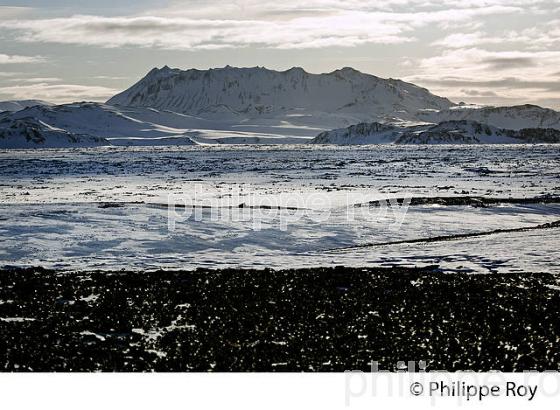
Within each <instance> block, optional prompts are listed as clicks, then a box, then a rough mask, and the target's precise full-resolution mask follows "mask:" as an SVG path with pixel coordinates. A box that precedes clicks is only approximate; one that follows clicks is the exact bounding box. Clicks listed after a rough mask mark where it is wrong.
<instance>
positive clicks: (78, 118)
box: [0, 66, 560, 148]
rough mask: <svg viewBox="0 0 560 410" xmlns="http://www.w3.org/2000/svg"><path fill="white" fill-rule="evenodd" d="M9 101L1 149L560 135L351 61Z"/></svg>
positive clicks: (188, 76) (520, 114) (544, 118)
mask: <svg viewBox="0 0 560 410" xmlns="http://www.w3.org/2000/svg"><path fill="white" fill-rule="evenodd" d="M4 107H5V108H9V111H4V112H0V132H1V134H0V135H2V136H3V137H2V138H0V148H12V147H15V146H17V147H31V148H36V147H45V146H49V140H50V139H53V142H52V144H54V146H60V144H68V146H79V144H94V145H98V144H110V145H170V144H173V145H192V144H286V143H289V144H298V143H307V142H309V141H311V140H313V142H314V143H330V144H369V143H488V142H494V143H518V142H520V141H528V142H545V141H549V142H556V140H557V133H556V132H555V131H554V130H560V113H559V112H557V111H554V110H550V109H546V108H541V107H538V106H534V105H521V106H515V107H474V106H464V105H456V104H454V103H452V102H451V101H449V100H447V99H446V98H442V97H438V96H436V95H433V94H431V93H430V92H429V91H428V90H426V89H424V88H421V87H418V86H416V85H414V84H410V83H406V82H403V81H400V80H393V79H382V78H379V77H376V76H373V75H369V74H364V73H360V72H359V71H356V70H354V69H352V68H343V69H341V70H336V71H333V72H332V73H327V74H310V73H307V72H305V71H304V70H303V69H301V68H292V69H290V70H287V71H274V70H267V69H265V68H261V67H255V68H233V67H229V66H227V67H225V68H218V69H210V70H194V69H191V70H186V71H183V70H179V69H171V68H169V67H167V66H166V67H163V68H161V69H157V68H154V69H153V70H151V71H150V72H149V73H148V74H147V75H146V76H145V77H144V78H143V79H141V80H140V81H139V82H138V83H136V84H135V85H133V86H132V87H131V88H129V89H128V90H126V91H124V92H122V93H120V94H118V95H116V96H114V97H113V98H111V99H110V100H109V101H108V103H106V104H100V103H90V102H81V103H73V104H63V105H56V106H51V105H49V104H47V103H43V102H41V101H33V100H29V101H13V102H9V103H5V105H4ZM30 130H33V131H30ZM514 131H519V132H518V133H513V134H512V132H514Z"/></svg>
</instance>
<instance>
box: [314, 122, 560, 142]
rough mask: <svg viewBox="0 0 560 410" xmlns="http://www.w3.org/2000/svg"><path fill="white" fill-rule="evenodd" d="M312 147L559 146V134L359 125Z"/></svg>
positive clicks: (468, 126) (472, 125)
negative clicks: (554, 144) (540, 144)
mask: <svg viewBox="0 0 560 410" xmlns="http://www.w3.org/2000/svg"><path fill="white" fill-rule="evenodd" d="M311 143H312V144H336V145H354V144H525V143H560V130H555V129H552V128H524V129H521V130H511V129H504V128H497V127H494V126H491V125H487V124H481V123H479V122H476V121H467V120H458V121H444V122H441V123H439V124H423V125H412V126H398V125H390V124H380V123H376V122H374V123H369V124H368V123H362V124H357V125H353V126H350V127H347V128H341V129H335V130H332V131H325V132H322V133H321V134H319V135H318V136H317V137H315V138H314V139H313V140H312V141H311Z"/></svg>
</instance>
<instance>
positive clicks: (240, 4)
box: [0, 0, 560, 109]
mask: <svg viewBox="0 0 560 410" xmlns="http://www.w3.org/2000/svg"><path fill="white" fill-rule="evenodd" d="M48 3H49V4H48V6H46V5H45V2H44V1H38V0H28V1H8V2H4V3H2V4H1V5H0V39H1V42H0V100H6V99H44V100H47V101H50V102H54V103H64V102H71V101H77V100H92V101H104V100H106V99H108V98H109V97H111V96H112V95H114V94H115V93H117V92H119V91H121V90H123V89H125V88H127V87H129V86H130V85H132V84H133V83H134V82H136V81H137V80H138V79H139V78H141V77H142V76H143V75H145V74H146V73H147V72H148V71H149V70H150V69H151V68H153V67H154V66H159V67H161V66H163V65H169V66H172V67H178V68H183V69H187V68H199V69H205V68H211V67H223V66H225V65H232V66H256V65H259V66H265V67H267V68H271V69H280V70H285V69H288V68H290V67H292V66H300V67H303V68H304V69H306V70H307V71H309V72H313V73H319V72H330V71H333V70H335V69H337V68H341V67H345V66H350V67H354V68H356V69H358V70H360V71H363V72H367V73H370V74H374V75H377V76H380V77H392V78H400V79H403V80H405V81H410V82H413V83H415V84H418V85H420V86H424V87H426V88H428V89H429V90H430V91H432V92H433V93H435V94H437V95H441V96H444V97H448V98H450V99H451V100H453V101H456V102H460V101H465V102H470V103H479V104H489V105H512V104H520V103H532V104H538V105H542V106H546V107H551V108H555V109H560V82H559V80H560V0H507V1H506V0H463V1H456V0H440V1H436V0H386V1H383V2H380V1H357V0H308V1H307V2H304V3H302V2H301V1H296V0H284V1H281V2H278V1H270V0H261V1H257V0H238V1H221V0H186V1H174V0H136V1H132V0H126V1H120V2H115V1H109V0H97V1H96V2H91V1H85V0H73V1H70V0H51V1H49V2H48ZM92 3H94V4H92Z"/></svg>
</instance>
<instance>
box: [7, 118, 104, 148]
mask: <svg viewBox="0 0 560 410" xmlns="http://www.w3.org/2000/svg"><path fill="white" fill-rule="evenodd" d="M100 145H109V142H108V141H107V140H105V139H103V138H99V137H94V136H91V135H85V134H76V133H72V132H69V131H67V130H63V129H60V128H56V127H52V126H50V125H48V124H46V123H44V122H42V121H40V120H37V119H36V118H32V117H23V118H19V119H13V118H5V119H3V120H0V148H30V147H34V148H65V147H96V146H100Z"/></svg>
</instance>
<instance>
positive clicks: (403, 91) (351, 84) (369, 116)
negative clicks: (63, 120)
mask: <svg viewBox="0 0 560 410" xmlns="http://www.w3.org/2000/svg"><path fill="white" fill-rule="evenodd" d="M107 103H108V104H110V105H122V106H131V107H152V108H156V109H159V110H171V111H174V112H178V113H183V114H189V115H196V116H200V117H203V118H212V119H216V118H220V119H221V118H227V119H230V120H231V119H235V120H238V121H239V120H242V119H255V118H287V119H290V118H292V119H293V118H297V117H304V118H305V117H307V119H308V120H309V117H310V116H312V117H320V116H321V115H319V113H323V114H330V115H334V117H333V118H336V119H338V121H335V123H338V124H339V126H341V125H344V120H345V119H346V120H347V121H346V123H350V124H351V123H355V122H358V121H359V120H360V119H361V120H370V121H371V120H373V119H375V120H384V121H389V120H394V119H397V118H398V119H405V120H409V119H414V117H415V115H416V113H417V112H418V111H419V110H426V109H434V110H442V109H447V108H450V107H452V106H454V104H453V103H452V102H451V101H449V100H448V99H446V98H442V97H438V96H436V95H434V94H431V93H430V92H429V91H428V90H426V89H425V88H421V87H418V86H416V85H414V84H410V83H406V82H404V81H400V80H393V79H383V78H379V77H376V76H374V75H370V74H364V73H361V72H359V71H356V70H354V69H352V68H343V69H341V70H336V71H333V72H332V73H328V74H310V73H308V72H306V71H304V70H303V69H302V68H299V67H296V68H291V69H289V70H287V71H274V70H268V69H266V68H262V67H254V68H235V67H229V66H227V67H224V68H217V69H210V70H194V69H191V70H186V71H183V70H179V69H171V68H169V67H167V66H166V67H163V68H162V69H157V68H154V69H153V70H151V71H150V72H149V73H148V74H147V75H146V76H145V77H144V78H143V79H141V80H140V81H139V82H138V83H136V84H135V85H133V86H132V87H130V88H129V89H128V90H126V91H124V92H122V93H120V94H118V95H116V96H114V97H113V98H111V99H110V100H109V101H108V102H107ZM323 117H324V115H323Z"/></svg>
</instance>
